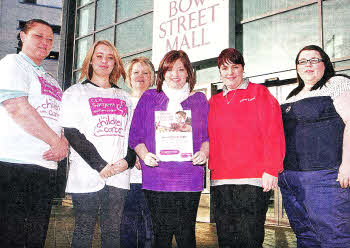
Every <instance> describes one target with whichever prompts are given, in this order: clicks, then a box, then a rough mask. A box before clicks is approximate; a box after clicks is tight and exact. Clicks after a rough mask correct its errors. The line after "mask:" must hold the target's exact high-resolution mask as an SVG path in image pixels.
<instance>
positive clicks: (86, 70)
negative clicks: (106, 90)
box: [79, 40, 126, 85]
mask: <svg viewBox="0 0 350 248" xmlns="http://www.w3.org/2000/svg"><path fill="white" fill-rule="evenodd" d="M101 44H102V45H106V46H108V47H109V48H110V49H111V50H112V52H113V57H114V61H115V64H114V68H113V70H112V72H111V74H110V75H109V82H110V83H113V84H115V85H117V83H118V80H119V78H120V76H123V78H124V80H125V78H126V73H125V70H124V66H123V62H122V60H121V58H120V56H119V54H118V51H117V49H116V48H115V46H113V45H112V43H110V42H109V41H108V40H99V41H96V42H95V43H94V44H93V45H92V46H91V47H90V49H89V51H88V52H87V54H86V56H85V59H84V62H83V65H82V66H81V68H80V69H79V71H80V72H81V74H80V78H79V81H82V80H83V79H84V78H87V79H89V80H91V78H92V75H93V73H94V72H93V68H92V65H91V64H90V62H91V60H92V56H93V55H94V52H95V49H96V47H97V46H98V45H101Z"/></svg>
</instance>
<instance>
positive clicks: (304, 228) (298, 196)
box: [278, 170, 350, 248]
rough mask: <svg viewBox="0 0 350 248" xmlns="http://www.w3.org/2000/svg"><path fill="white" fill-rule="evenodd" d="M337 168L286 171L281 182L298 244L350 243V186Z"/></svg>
mask: <svg viewBox="0 0 350 248" xmlns="http://www.w3.org/2000/svg"><path fill="white" fill-rule="evenodd" d="M337 175H338V171H337V170H319V171H291V170H285V171H283V172H282V173H281V174H280V175H279V178H278V185H279V187H280V189H281V193H282V196H283V205H284V207H285V209H286V212H287V215H288V218H289V222H290V225H291V227H292V229H293V231H294V232H295V234H296V237H297V244H298V248H321V247H322V248H326V247H327V248H349V247H350V189H349V188H347V189H342V188H341V187H340V185H339V182H337V181H336V179H337Z"/></svg>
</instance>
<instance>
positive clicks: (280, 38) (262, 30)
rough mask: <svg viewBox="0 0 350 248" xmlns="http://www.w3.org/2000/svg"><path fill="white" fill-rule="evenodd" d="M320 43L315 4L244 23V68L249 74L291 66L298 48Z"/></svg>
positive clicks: (291, 67) (280, 69)
mask: <svg viewBox="0 0 350 248" xmlns="http://www.w3.org/2000/svg"><path fill="white" fill-rule="evenodd" d="M305 19H307V21H305ZM319 43H320V41H319V34H318V16H317V5H311V6H305V7H302V8H299V9H296V10H294V11H290V12H285V13H281V14H278V15H275V16H271V17H267V18H264V19H260V20H257V21H253V22H249V23H246V24H243V56H244V59H245V62H246V66H245V72H246V74H247V75H248V76H252V75H259V74H266V73H269V72H278V71H283V70H288V69H293V68H295V64H294V60H295V56H296V55H297V53H298V51H299V50H300V49H301V48H302V47H304V46H306V45H309V44H316V45H318V44H319Z"/></svg>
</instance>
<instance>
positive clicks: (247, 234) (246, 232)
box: [211, 185, 271, 248]
mask: <svg viewBox="0 0 350 248" xmlns="http://www.w3.org/2000/svg"><path fill="white" fill-rule="evenodd" d="M270 195H271V192H266V193H265V192H263V189H262V188H261V187H257V186H252V185H221V186H212V187H211V197H212V200H213V203H214V218H215V222H216V229H217V234H218V241H219V246H220V247H221V248H223V247H225V248H228V247H230V248H242V247H244V248H262V244H263V242H264V234H265V232H264V224H265V219H266V212H267V208H268V202H269V199H270Z"/></svg>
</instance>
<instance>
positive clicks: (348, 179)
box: [337, 164, 350, 188]
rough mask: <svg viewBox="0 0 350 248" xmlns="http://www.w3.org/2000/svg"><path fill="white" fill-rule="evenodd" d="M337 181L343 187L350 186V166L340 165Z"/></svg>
mask: <svg viewBox="0 0 350 248" xmlns="http://www.w3.org/2000/svg"><path fill="white" fill-rule="evenodd" d="M337 181H338V182H339V184H340V187H342V188H347V187H350V166H345V165H343V164H341V165H340V167H339V172H338V178H337Z"/></svg>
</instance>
